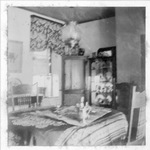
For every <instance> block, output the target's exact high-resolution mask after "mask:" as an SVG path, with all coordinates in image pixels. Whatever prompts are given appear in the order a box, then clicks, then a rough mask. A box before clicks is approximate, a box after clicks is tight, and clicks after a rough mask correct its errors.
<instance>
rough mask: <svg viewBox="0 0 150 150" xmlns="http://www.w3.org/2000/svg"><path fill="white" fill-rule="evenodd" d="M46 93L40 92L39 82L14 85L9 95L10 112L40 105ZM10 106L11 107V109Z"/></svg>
mask: <svg viewBox="0 0 150 150" xmlns="http://www.w3.org/2000/svg"><path fill="white" fill-rule="evenodd" d="M43 96H44V94H43V93H39V87H38V84H37V83H36V84H34V85H29V84H20V85H17V86H13V87H12V91H11V94H10V95H9V96H8V101H9V102H8V112H12V111H16V110H24V109H28V108H30V107H31V106H33V105H40V102H41V99H42V98H43ZM9 108H11V109H10V110H9Z"/></svg>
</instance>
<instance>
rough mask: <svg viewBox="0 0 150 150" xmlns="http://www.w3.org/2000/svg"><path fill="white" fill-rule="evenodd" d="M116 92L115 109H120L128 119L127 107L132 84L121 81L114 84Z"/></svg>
mask: <svg viewBox="0 0 150 150" xmlns="http://www.w3.org/2000/svg"><path fill="white" fill-rule="evenodd" d="M116 94H117V99H116V101H117V109H118V110H119V111H122V112H123V113H124V114H125V115H126V116H127V119H128V121H129V114H128V113H129V109H130V107H129V106H130V101H131V97H132V84H131V83H127V82H123V83H117V84H116Z"/></svg>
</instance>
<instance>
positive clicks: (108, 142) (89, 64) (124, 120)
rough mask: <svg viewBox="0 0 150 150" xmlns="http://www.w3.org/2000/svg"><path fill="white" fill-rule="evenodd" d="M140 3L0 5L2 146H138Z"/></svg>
mask: <svg viewBox="0 0 150 150" xmlns="http://www.w3.org/2000/svg"><path fill="white" fill-rule="evenodd" d="M146 47H147V44H146V7H145V6H132V7H131V6H130V7H129V6H124V7H119V6H107V5H106V6H101V5H100V4H99V5H97V6H96V5H94V6H90V5H89V6H82V5H81V6H80V5H72V6H71V5H70V6H65V5H64V6H55V5H53V6H50V5H47V6H42V5H41V6H40V5H39V6H32V5H28V6H23V5H22V6H21V5H17V6H13V5H10V6H7V55H6V56H7V90H6V99H5V100H6V101H5V104H6V107H5V108H6V113H7V114H6V116H7V118H6V120H7V125H6V128H7V131H6V135H7V146H9V147H13V146H18V147H19V146H27V147H30V146H136V145H138V146H146V145H147V139H146V137H147V134H148V133H147V132H146V103H147V99H146V81H145V79H146V77H145V76H146Z"/></svg>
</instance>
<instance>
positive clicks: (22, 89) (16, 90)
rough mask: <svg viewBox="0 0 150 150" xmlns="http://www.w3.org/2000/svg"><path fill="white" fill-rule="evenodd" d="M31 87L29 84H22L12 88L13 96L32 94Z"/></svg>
mask: <svg viewBox="0 0 150 150" xmlns="http://www.w3.org/2000/svg"><path fill="white" fill-rule="evenodd" d="M31 89H32V87H31V85H28V84H20V85H17V86H13V87H12V94H15V95H17V94H31Z"/></svg>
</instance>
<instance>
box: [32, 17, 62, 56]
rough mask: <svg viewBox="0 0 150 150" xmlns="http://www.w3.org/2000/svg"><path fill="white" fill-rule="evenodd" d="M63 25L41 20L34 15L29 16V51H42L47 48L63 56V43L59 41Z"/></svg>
mask: <svg viewBox="0 0 150 150" xmlns="http://www.w3.org/2000/svg"><path fill="white" fill-rule="evenodd" d="M62 27H63V24H61V23H58V22H54V21H51V20H47V19H43V18H40V17H37V16H35V15H32V16H31V39H30V42H31V43H30V48H31V51H43V50H45V49H47V48H50V50H53V51H55V52H56V53H58V54H60V55H63V54H64V47H65V45H64V43H63V42H62V40H61V28H62Z"/></svg>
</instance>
